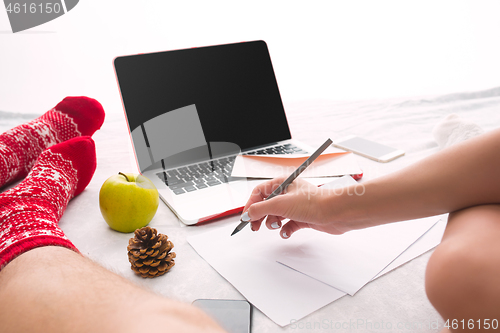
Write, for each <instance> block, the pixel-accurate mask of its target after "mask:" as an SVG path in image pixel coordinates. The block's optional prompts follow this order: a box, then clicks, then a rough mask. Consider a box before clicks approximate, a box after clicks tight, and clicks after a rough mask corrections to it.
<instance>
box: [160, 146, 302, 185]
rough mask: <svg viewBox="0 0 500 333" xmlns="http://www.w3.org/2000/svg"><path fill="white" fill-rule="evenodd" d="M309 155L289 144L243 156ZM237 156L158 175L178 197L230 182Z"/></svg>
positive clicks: (251, 152)
mask: <svg viewBox="0 0 500 333" xmlns="http://www.w3.org/2000/svg"><path fill="white" fill-rule="evenodd" d="M274 154H307V152H306V151H304V150H302V149H300V148H298V147H296V146H294V145H293V144H290V143H287V144H284V145H279V146H273V147H269V148H263V149H257V150H253V151H250V152H246V153H243V155H274ZM235 158H236V156H231V157H224V158H220V159H217V160H212V161H209V162H203V163H198V164H192V165H189V166H185V167H181V168H177V169H172V170H166V171H163V172H159V173H157V174H156V175H157V176H158V177H159V178H160V179H161V180H162V181H163V182H164V183H165V184H166V185H167V186H168V187H169V188H170V189H171V190H172V191H173V192H174V193H175V194H177V195H180V194H183V193H187V192H193V191H196V190H200V189H204V188H207V187H210V186H216V185H220V184H222V183H227V182H230V181H231V180H232V179H231V171H232V169H233V164H234V160H235Z"/></svg>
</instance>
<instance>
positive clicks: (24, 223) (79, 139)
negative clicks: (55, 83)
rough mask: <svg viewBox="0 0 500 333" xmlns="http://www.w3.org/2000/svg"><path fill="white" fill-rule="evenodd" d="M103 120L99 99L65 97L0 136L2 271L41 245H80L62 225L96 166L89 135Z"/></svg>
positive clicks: (0, 255) (0, 257)
mask: <svg viewBox="0 0 500 333" xmlns="http://www.w3.org/2000/svg"><path fill="white" fill-rule="evenodd" d="M103 122H104V110H103V108H102V106H101V104H100V103H99V102H97V101H96V100H94V99H91V98H87V97H66V98H65V99H64V100H63V101H61V102H60V103H59V104H57V105H56V106H55V107H54V108H53V109H52V110H49V111H47V112H46V113H45V114H44V115H42V116H41V117H39V118H37V119H35V120H33V121H30V122H28V123H25V124H22V125H19V126H17V127H15V128H13V129H11V130H9V131H7V132H5V133H3V134H0V187H4V186H5V185H7V184H9V183H12V182H13V181H16V180H19V179H22V178H23V177H26V178H25V179H24V180H23V181H22V182H21V183H20V184H19V185H17V186H16V187H14V188H12V189H10V190H7V191H5V192H3V193H1V194H0V269H1V268H3V267H4V266H5V265H6V264H7V263H9V262H10V261H11V260H12V259H14V258H15V257H17V256H18V255H20V254H22V253H24V252H26V251H28V250H31V249H33V248H35V247H39V246H47V245H57V246H64V247H67V248H70V249H73V250H75V251H78V250H77V249H76V247H75V246H74V245H73V244H72V243H71V242H70V241H69V240H68V239H67V238H66V236H65V235H64V233H63V232H62V230H61V229H60V228H59V226H58V222H59V219H60V218H61V216H62V214H63V212H64V210H65V209H66V206H67V204H68V202H69V200H70V199H71V198H73V197H74V196H76V195H78V194H80V193H81V192H82V191H83V190H84V189H85V187H86V186H87V185H88V184H89V182H90V180H91V179H92V176H93V175H94V171H95V168H96V155H95V145H94V141H93V140H92V138H91V137H90V136H91V135H92V134H94V132H95V131H96V130H98V129H99V128H100V127H101V125H102V123H103Z"/></svg>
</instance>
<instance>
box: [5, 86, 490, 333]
mask: <svg viewBox="0 0 500 333" xmlns="http://www.w3.org/2000/svg"><path fill="white" fill-rule="evenodd" d="M116 105H118V103H116ZM285 110H286V113H287V117H288V121H289V124H290V127H291V131H292V135H293V137H294V138H296V139H299V140H302V141H304V142H305V143H307V144H309V145H311V146H313V147H314V146H319V145H320V144H321V143H322V142H323V141H324V140H325V139H326V138H327V137H331V138H332V139H336V138H340V137H342V136H346V135H350V134H356V135H360V136H363V137H365V138H368V139H371V140H374V141H377V142H380V143H384V144H387V145H390V146H394V147H397V148H401V149H404V150H405V151H406V155H405V156H404V157H402V158H399V159H397V160H395V161H393V162H390V163H387V164H381V163H377V162H373V161H371V160H368V159H365V158H362V157H359V156H357V160H358V162H359V165H360V166H361V168H362V169H363V171H364V177H363V180H366V179H370V178H374V177H378V176H380V175H382V174H386V173H388V172H391V171H394V170H397V169H400V168H402V167H404V166H405V165H408V164H410V163H412V162H414V161H417V160H419V159H421V158H424V157H425V156H428V155H430V154H432V153H435V152H436V151H438V146H437V144H436V142H435V141H434V139H433V137H432V134H431V133H432V128H433V127H434V125H435V124H436V123H438V121H439V120H440V119H442V118H444V117H445V116H446V115H448V114H450V113H456V114H458V115H459V116H461V117H462V118H464V119H467V120H470V121H472V122H475V123H477V124H478V125H479V126H481V127H482V128H483V129H484V130H485V131H489V130H492V129H494V128H497V127H499V126H500V87H499V88H494V89H490V90H486V91H481V92H473V93H460V94H452V95H445V96H430V97H421V98H408V99H403V98H400V99H392V100H369V101H359V102H349V101H346V102H333V101H328V100H316V101H303V102H296V103H286V102H285ZM4 111H5V110H4ZM106 111H107V113H108V114H107V118H106V121H105V123H104V126H103V127H102V129H101V130H100V131H98V132H97V133H96V134H95V135H94V139H95V141H96V146H97V155H98V168H97V171H96V173H95V175H94V178H93V180H92V182H91V183H90V184H89V186H88V188H87V189H86V190H85V191H84V192H83V193H82V194H81V195H80V196H78V197H77V198H75V199H73V200H72V201H71V202H70V204H69V206H68V208H67V210H66V212H65V214H64V216H63V218H62V220H61V222H60V226H61V228H62V229H63V230H64V232H65V233H66V234H67V236H68V237H69V239H71V240H72V241H73V242H74V244H75V245H76V246H77V247H78V248H79V249H80V251H81V252H82V253H83V254H85V255H87V256H89V257H90V258H92V259H94V260H96V261H97V262H99V263H100V264H102V265H103V266H105V267H108V268H109V269H111V270H113V271H115V272H117V273H119V274H121V275H123V276H125V277H126V278H128V279H131V280H133V281H136V282H138V283H140V284H143V285H145V286H147V287H148V288H151V289H153V290H154V291H156V292H158V293H160V294H163V295H166V296H168V297H172V298H175V299H179V300H183V301H187V302H192V301H194V300H195V299H198V298H224V299H242V296H241V295H240V294H239V293H238V292H237V291H236V290H235V289H234V288H233V287H232V286H231V285H230V284H229V283H228V282H227V281H225V280H224V279H223V278H222V277H221V276H220V275H219V274H218V273H217V272H216V271H215V270H214V269H212V268H211V267H210V266H209V265H208V264H207V263H206V262H205V261H203V259H201V258H200V257H199V256H198V255H197V254H196V252H195V251H194V250H193V249H192V248H191V246H189V244H187V242H186V237H187V236H189V235H194V234H199V233H203V232H205V231H207V230H211V229H212V228H214V227H217V226H221V225H224V224H229V223H231V222H232V221H233V220H234V218H226V219H222V220H220V221H216V222H213V223H208V224H205V225H201V226H195V227H186V226H184V225H182V224H181V223H180V222H179V221H178V220H177V219H176V217H175V216H174V215H173V214H172V212H171V211H170V210H169V209H168V208H167V207H166V206H165V205H163V204H160V207H159V210H158V212H157V214H156V216H155V218H154V219H153V221H152V222H151V224H150V225H151V226H152V227H154V228H157V229H158V230H159V232H161V233H165V234H167V235H168V236H169V238H170V239H171V240H172V242H173V243H174V245H175V247H174V251H175V252H176V253H177V258H176V266H175V267H174V268H173V269H172V270H171V271H170V272H169V273H168V274H166V275H165V276H162V277H160V278H156V279H153V280H143V279H141V278H138V277H136V276H135V275H134V274H133V272H132V271H131V270H130V265H129V263H128V259H127V250H126V247H127V243H128V239H129V238H130V237H131V236H132V235H131V234H120V233H117V232H114V231H112V230H111V229H109V228H108V226H107V224H106V223H105V222H104V220H103V219H102V217H101V214H100V211H99V205H98V194H99V189H100V187H101V185H102V183H103V182H104V181H105V180H106V179H107V178H108V177H109V176H111V175H113V174H115V173H118V172H119V171H122V172H135V171H136V170H137V167H136V165H135V162H134V159H133V157H132V151H131V144H130V138H129V134H128V132H127V129H126V125H125V119H124V116H123V113H122V111H121V110H106ZM33 116H34V115H33ZM23 117H24V118H22V117H21V116H20V115H14V114H11V113H8V112H4V113H0V130H1V131H2V132H3V131H5V130H7V129H8V128H10V127H12V126H14V125H16V124H19V123H22V122H24V121H26V120H27V117H28V118H29V116H25V115H24V116H23ZM408 176H409V177H410V176H411V175H408ZM363 180H362V181H363ZM262 232H266V231H265V230H264V231H262ZM277 237H278V236H277ZM428 258H429V254H425V255H423V256H421V257H419V258H417V259H415V260H413V261H412V262H410V263H408V264H406V265H404V266H402V267H401V268H398V269H396V270H395V271H393V272H390V273H388V274H386V275H385V276H382V277H381V278H379V279H377V280H375V281H373V282H371V283H369V284H368V285H367V286H366V287H365V288H363V289H362V290H361V291H359V292H358V293H357V294H356V295H355V296H354V297H343V298H341V299H340V300H338V301H336V302H333V303H331V304H329V305H327V306H325V307H324V308H322V309H321V310H319V311H316V312H315V313H313V314H311V315H310V316H308V317H306V318H304V319H303V320H302V321H300V322H298V323H295V324H294V325H289V326H288V327H286V328H284V329H282V328H280V327H279V326H277V325H276V324H275V323H273V322H272V321H271V320H269V319H268V318H267V317H265V316H264V315H263V314H262V313H260V312H259V311H258V310H254V313H253V320H252V326H253V332H259V333H260V332H277V331H292V332H311V331H312V330H311V328H310V327H314V325H316V326H315V327H323V328H324V330H325V331H333V330H334V326H335V325H342V324H343V325H344V328H341V329H337V331H344V332H347V331H356V332H361V331H367V330H369V326H368V325H370V323H371V325H379V326H380V325H381V323H382V322H383V323H385V324H387V323H388V322H391V324H392V325H397V324H398V323H403V325H413V326H411V327H412V329H411V331H413V332H423V331H433V330H432V329H430V330H429V325H430V324H431V323H433V322H435V321H439V323H440V324H441V327H442V321H441V320H440V318H439V316H438V314H437V312H436V311H435V310H434V309H433V308H432V306H431V305H430V303H429V302H428V300H427V298H426V296H425V291H424V272H425V265H426V262H427V260H428ZM395 286H396V288H395ZM353 322H354V323H356V324H355V325H354V324H352V323H353ZM337 323H339V324H337ZM344 323H347V324H344ZM321 325H325V326H321ZM332 325H333V326H332ZM362 325H364V326H362ZM330 327H332V328H330ZM345 327H348V328H345ZM375 327H376V326H375ZM431 328H432V327H431ZM434 331H438V330H434Z"/></svg>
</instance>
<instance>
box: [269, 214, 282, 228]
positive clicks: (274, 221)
mask: <svg viewBox="0 0 500 333" xmlns="http://www.w3.org/2000/svg"><path fill="white" fill-rule="evenodd" d="M281 220H282V219H281V218H280V217H277V216H272V215H271V216H268V217H267V219H266V226H267V228H268V229H271V230H275V229H279V228H281Z"/></svg>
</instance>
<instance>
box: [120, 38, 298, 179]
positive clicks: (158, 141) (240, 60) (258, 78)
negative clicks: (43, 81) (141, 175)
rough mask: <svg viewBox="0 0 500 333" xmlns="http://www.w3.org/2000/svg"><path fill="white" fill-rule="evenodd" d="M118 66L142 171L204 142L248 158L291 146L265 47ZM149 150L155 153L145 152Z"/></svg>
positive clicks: (163, 56)
mask: <svg viewBox="0 0 500 333" xmlns="http://www.w3.org/2000/svg"><path fill="white" fill-rule="evenodd" d="M114 65H115V71H116V75H117V79H118V84H119V87H120V91H121V96H122V100H123V104H124V107H125V111H126V116H127V120H128V125H129V130H130V132H131V133H132V137H133V141H134V148H135V151H136V156H137V157H138V161H139V167H140V169H141V171H143V170H145V169H146V168H148V167H149V166H150V165H151V164H152V163H153V162H158V160H159V159H161V158H164V157H166V156H161V155H162V154H167V155H168V154H172V153H175V152H178V151H182V150H186V149H189V147H191V148H195V147H197V146H200V145H201V144H203V138H204V141H206V143H209V142H228V143H233V144H236V145H237V146H239V148H240V149H242V150H243V149H247V148H251V147H255V146H260V145H265V144H269V143H273V142H277V141H281V140H286V139H290V138H291V135H290V131H289V128H288V123H287V120H286V117H285V112H284V109H283V105H282V102H281V97H280V93H279V90H278V85H277V82H276V78H275V75H274V70H273V67H272V63H271V59H270V56H269V51H268V49H267V45H266V43H265V42H263V41H254V42H245V43H237V44H228V45H217V46H208V47H201V48H192V49H183V50H175V51H166V52H158V53H150V54H140V55H132V56H124V57H118V58H116V59H115V61H114ZM193 106H194V107H193ZM174 111H175V112H174ZM169 112H173V113H172V114H170V115H168V113H169ZM196 114H197V117H198V118H197V119H199V123H197V122H196V120H193V119H196ZM200 126H201V129H200ZM153 128H154V129H155V131H156V133H152V132H151V131H153ZM200 131H202V133H201V136H200ZM134 133H136V134H137V135H134ZM141 133H142V134H144V139H142V138H141V137H142V134H141ZM139 134H140V135H139ZM188 137H189V138H188ZM138 138H139V139H138ZM141 140H143V141H144V142H143V143H141V142H136V141H141ZM152 141H154V142H152ZM144 145H145V146H147V147H148V148H150V151H149V152H146V153H144V152H140V151H139V150H143V148H140V147H143V146H144ZM183 145H184V146H183ZM155 147H156V148H155ZM155 152H156V153H155ZM169 152H170V153H169ZM141 154H144V156H143V158H141V157H140V156H139V155H141ZM148 154H149V158H148V157H147V155H148ZM147 164H149V165H147ZM165 167H167V168H168V167H169V165H166V166H165Z"/></svg>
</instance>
